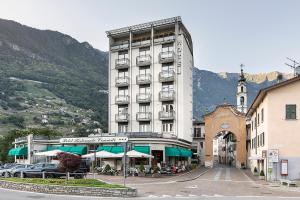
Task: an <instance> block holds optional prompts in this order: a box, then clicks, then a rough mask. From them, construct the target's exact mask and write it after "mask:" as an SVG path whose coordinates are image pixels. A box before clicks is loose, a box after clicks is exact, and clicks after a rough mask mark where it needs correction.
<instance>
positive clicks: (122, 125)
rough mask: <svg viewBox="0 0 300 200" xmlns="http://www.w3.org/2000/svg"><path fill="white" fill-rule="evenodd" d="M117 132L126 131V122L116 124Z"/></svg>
mask: <svg viewBox="0 0 300 200" xmlns="http://www.w3.org/2000/svg"><path fill="white" fill-rule="evenodd" d="M118 131H119V133H126V132H128V124H119V125H118Z"/></svg>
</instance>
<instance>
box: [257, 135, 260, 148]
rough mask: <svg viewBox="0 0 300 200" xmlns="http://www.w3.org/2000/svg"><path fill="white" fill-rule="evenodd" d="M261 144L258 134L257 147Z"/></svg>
mask: <svg viewBox="0 0 300 200" xmlns="http://www.w3.org/2000/svg"><path fill="white" fill-rule="evenodd" d="M259 146H260V136H259V135H258V136H257V147H259Z"/></svg>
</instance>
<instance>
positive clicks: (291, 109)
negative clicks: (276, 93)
mask: <svg viewBox="0 0 300 200" xmlns="http://www.w3.org/2000/svg"><path fill="white" fill-rule="evenodd" d="M285 118H286V119H296V105H295V104H289V105H286V106H285Z"/></svg>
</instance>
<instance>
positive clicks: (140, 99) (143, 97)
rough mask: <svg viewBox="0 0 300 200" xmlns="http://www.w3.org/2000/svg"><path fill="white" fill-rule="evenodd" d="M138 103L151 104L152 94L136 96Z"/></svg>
mask: <svg viewBox="0 0 300 200" xmlns="http://www.w3.org/2000/svg"><path fill="white" fill-rule="evenodd" d="M136 102H138V103H148V102H151V94H150V93H139V94H137V95H136Z"/></svg>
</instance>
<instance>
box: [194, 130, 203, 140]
mask: <svg viewBox="0 0 300 200" xmlns="http://www.w3.org/2000/svg"><path fill="white" fill-rule="evenodd" d="M194 137H195V138H200V137H201V128H194Z"/></svg>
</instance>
